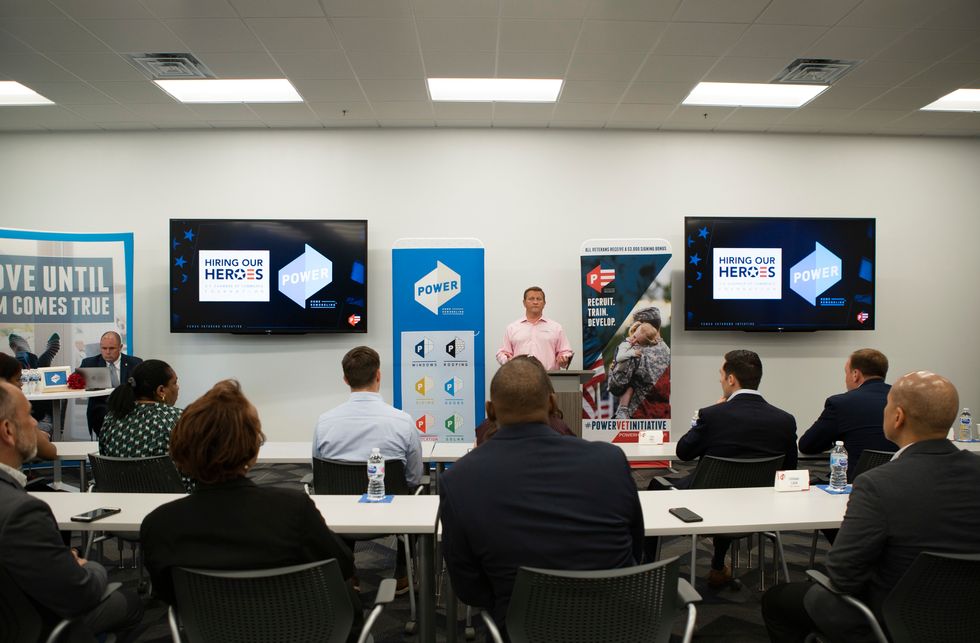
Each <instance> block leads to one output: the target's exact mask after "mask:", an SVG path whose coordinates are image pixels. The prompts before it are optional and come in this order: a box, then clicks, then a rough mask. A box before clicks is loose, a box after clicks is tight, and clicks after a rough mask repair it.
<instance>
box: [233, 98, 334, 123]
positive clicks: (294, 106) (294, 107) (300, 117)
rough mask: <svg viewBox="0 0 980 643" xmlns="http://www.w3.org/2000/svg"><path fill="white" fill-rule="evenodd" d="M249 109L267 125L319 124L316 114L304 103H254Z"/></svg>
mask: <svg viewBox="0 0 980 643" xmlns="http://www.w3.org/2000/svg"><path fill="white" fill-rule="evenodd" d="M249 108H250V109H251V110H252V111H253V112H255V113H256V115H258V117H259V118H261V119H262V120H263V121H265V122H266V123H269V122H270V121H275V122H280V123H310V124H313V123H314V121H315V122H319V121H318V120H317V117H316V114H315V113H314V112H313V110H311V109H310V107H309V106H308V105H306V104H303V103H291V104H283V103H252V104H250V105H249Z"/></svg>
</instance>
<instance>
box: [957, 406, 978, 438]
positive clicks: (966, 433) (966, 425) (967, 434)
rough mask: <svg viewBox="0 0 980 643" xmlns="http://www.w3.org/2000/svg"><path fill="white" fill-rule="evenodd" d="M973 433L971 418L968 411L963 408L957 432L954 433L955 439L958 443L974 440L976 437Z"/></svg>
mask: <svg viewBox="0 0 980 643" xmlns="http://www.w3.org/2000/svg"><path fill="white" fill-rule="evenodd" d="M974 431H975V429H974V428H973V416H972V415H971V414H970V409H968V408H966V407H963V410H962V411H961V412H960V424H959V431H957V433H956V439H957V440H959V441H960V442H970V441H972V440H975V439H976V435H974Z"/></svg>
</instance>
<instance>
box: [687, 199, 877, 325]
mask: <svg viewBox="0 0 980 643" xmlns="http://www.w3.org/2000/svg"><path fill="white" fill-rule="evenodd" d="M684 245H685V248H684V266H685V271H684V286H685V288H684V295H685V297H684V328H685V330H745V331H813V330H873V329H874V327H875V300H874V295H875V220H874V219H870V218H861V219H817V218H776V217H685V219H684Z"/></svg>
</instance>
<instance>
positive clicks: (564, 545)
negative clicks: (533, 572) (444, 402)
mask: <svg viewBox="0 0 980 643" xmlns="http://www.w3.org/2000/svg"><path fill="white" fill-rule="evenodd" d="M486 406H487V417H489V418H490V419H491V420H493V421H494V422H496V423H497V424H498V426H499V429H498V430H497V433H496V435H494V436H493V439H492V440H488V441H487V442H486V443H484V444H483V445H482V446H480V447H479V448H478V449H475V450H473V451H472V452H471V453H469V454H467V455H466V457H464V458H462V459H460V460H459V461H458V462H457V463H456V464H455V465H454V466H453V468H452V469H451V470H449V472H447V473H446V474H445V475H443V476H442V477H441V478H440V484H439V495H440V497H441V498H440V499H441V504H440V509H439V511H440V514H441V516H442V546H443V554H444V556H445V558H446V567H447V569H448V570H449V576H450V578H451V579H452V583H453V587H454V588H455V590H456V593H457V594H458V595H459V598H460V599H461V600H462V601H463V602H465V603H467V604H469V605H473V606H477V607H483V608H487V609H488V610H489V611H490V613H491V614H492V615H493V617H494V620H495V621H496V622H497V624H498V625H500V626H503V625H504V619H505V616H506V614H507V606H508V605H509V603H510V595H511V591H512V590H513V586H514V579H515V577H516V575H517V569H518V567H521V566H528V567H539V568H546V569H572V570H594V569H613V568H619V567H629V566H631V565H635V564H636V563H637V562H638V561H639V560H640V558H641V556H642V552H643V548H642V546H643V512H642V510H641V509H640V499H639V496H638V495H637V492H636V485H634V484H633V479H632V478H631V477H630V470H629V464H628V463H627V461H626V457H625V456H624V455H623V452H622V451H621V450H620V449H619V448H618V447H616V446H614V445H612V444H606V443H601V442H586V441H585V440H582V439H580V438H576V437H566V436H561V435H558V434H557V433H555V432H554V431H553V430H552V429H551V427H550V426H548V415H549V412H551V411H553V410H554V408H555V406H556V404H555V395H554V393H551V388H550V385H549V383H548V375H547V373H546V372H545V370H544V368H542V366H541V364H540V362H538V361H537V360H531V359H530V358H528V357H527V356H517V357H514V358H513V359H511V360H510V361H508V362H507V363H506V364H504V365H503V366H501V367H500V370H498V371H497V374H496V375H494V377H493V380H492V381H491V383H490V401H488V402H487V405H486ZM583 471H587V472H588V475H583Z"/></svg>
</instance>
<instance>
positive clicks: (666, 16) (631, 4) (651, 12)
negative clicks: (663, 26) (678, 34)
mask: <svg viewBox="0 0 980 643" xmlns="http://www.w3.org/2000/svg"><path fill="white" fill-rule="evenodd" d="M680 3H681V0H656V1H653V0H593V2H591V3H589V8H588V14H587V15H588V17H589V18H600V19H604V20H662V21H667V20H670V19H671V17H672V16H673V15H674V12H675V11H676V10H677V7H678V6H680Z"/></svg>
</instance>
